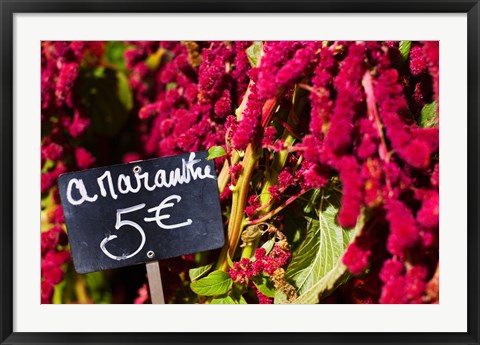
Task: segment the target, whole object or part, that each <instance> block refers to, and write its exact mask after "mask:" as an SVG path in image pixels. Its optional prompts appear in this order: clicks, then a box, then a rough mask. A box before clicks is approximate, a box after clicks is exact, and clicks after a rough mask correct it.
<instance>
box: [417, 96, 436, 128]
mask: <svg viewBox="0 0 480 345" xmlns="http://www.w3.org/2000/svg"><path fill="white" fill-rule="evenodd" d="M437 107H438V104H437V102H432V103H429V104H426V105H425V106H424V107H423V108H422V111H421V113H420V118H419V119H418V125H419V126H420V127H422V128H433V127H437V126H438V114H437Z"/></svg>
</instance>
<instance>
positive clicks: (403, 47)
mask: <svg viewBox="0 0 480 345" xmlns="http://www.w3.org/2000/svg"><path fill="white" fill-rule="evenodd" d="M411 47H412V42H411V41H401V42H400V55H401V56H402V60H404V61H406V60H407V59H408V56H409V55H410V48H411Z"/></svg>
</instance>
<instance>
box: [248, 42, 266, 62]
mask: <svg viewBox="0 0 480 345" xmlns="http://www.w3.org/2000/svg"><path fill="white" fill-rule="evenodd" d="M262 45H263V44H262V41H255V42H253V43H252V45H251V46H250V47H248V48H247V49H246V50H245V52H246V53H247V58H248V61H249V62H250V65H251V66H252V67H255V66H256V65H257V61H258V58H259V57H260V54H261V53H262Z"/></svg>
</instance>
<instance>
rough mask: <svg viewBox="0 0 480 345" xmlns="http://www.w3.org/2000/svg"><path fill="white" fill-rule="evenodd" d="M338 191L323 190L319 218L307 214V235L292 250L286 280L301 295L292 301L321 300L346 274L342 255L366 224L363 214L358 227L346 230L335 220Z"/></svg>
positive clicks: (337, 207)
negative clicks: (328, 191) (364, 223)
mask: <svg viewBox="0 0 480 345" xmlns="http://www.w3.org/2000/svg"><path fill="white" fill-rule="evenodd" d="M339 200H340V195H339V193H337V192H330V194H326V192H322V197H321V201H320V205H321V206H320V212H319V219H318V220H317V219H313V218H308V217H307V235H306V238H305V240H304V241H303V242H302V244H301V245H300V247H299V248H298V249H297V250H296V251H295V252H294V253H293V255H292V257H293V259H292V261H291V262H290V264H289V265H288V268H287V271H286V279H287V281H290V282H292V283H293V285H294V286H295V287H296V288H297V293H298V295H299V298H298V299H297V300H295V301H294V302H293V303H318V301H319V299H320V298H321V296H322V295H326V294H327V293H328V292H331V290H333V289H334V288H335V287H336V286H337V283H338V282H339V279H340V278H341V277H342V276H343V275H344V274H345V272H346V267H345V266H344V265H343V264H342V262H341V259H342V256H343V254H344V252H345V250H346V248H347V247H348V245H349V244H350V243H351V242H352V240H353V238H354V237H355V236H356V235H357V234H358V233H359V232H360V231H361V229H362V227H363V217H360V219H359V221H358V222H357V226H356V227H355V229H350V230H346V229H343V228H342V227H340V226H339V225H338V224H337V222H336V216H337V213H338V210H339V207H340V201H339Z"/></svg>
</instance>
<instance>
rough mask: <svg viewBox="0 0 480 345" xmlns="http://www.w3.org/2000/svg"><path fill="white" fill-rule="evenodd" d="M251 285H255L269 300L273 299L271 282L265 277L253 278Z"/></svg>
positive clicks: (273, 289) (273, 292)
mask: <svg viewBox="0 0 480 345" xmlns="http://www.w3.org/2000/svg"><path fill="white" fill-rule="evenodd" d="M253 284H255V286H256V287H257V289H258V290H259V291H260V292H261V293H263V294H264V295H265V296H267V297H270V298H274V297H275V292H276V291H275V287H274V286H273V282H272V281H271V280H270V278H269V277H268V276H267V275H265V274H262V275H261V276H257V277H255V278H253Z"/></svg>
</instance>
